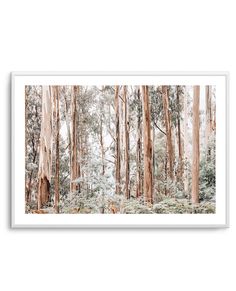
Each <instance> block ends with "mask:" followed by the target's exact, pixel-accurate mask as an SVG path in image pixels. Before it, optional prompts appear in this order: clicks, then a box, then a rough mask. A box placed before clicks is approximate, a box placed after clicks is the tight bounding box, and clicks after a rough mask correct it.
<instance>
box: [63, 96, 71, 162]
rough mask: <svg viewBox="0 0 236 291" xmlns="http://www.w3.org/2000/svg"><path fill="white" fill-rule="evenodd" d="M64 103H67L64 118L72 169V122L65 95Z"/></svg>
mask: <svg viewBox="0 0 236 291" xmlns="http://www.w3.org/2000/svg"><path fill="white" fill-rule="evenodd" d="M64 101H65V112H64V118H65V120H66V129H67V138H68V148H69V156H70V168H71V133H70V122H69V118H68V114H69V107H68V103H67V99H66V96H65V95H64Z"/></svg>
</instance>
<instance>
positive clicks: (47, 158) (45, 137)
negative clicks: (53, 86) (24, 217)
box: [38, 86, 52, 209]
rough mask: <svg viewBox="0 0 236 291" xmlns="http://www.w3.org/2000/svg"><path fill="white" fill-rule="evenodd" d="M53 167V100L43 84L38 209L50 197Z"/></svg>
mask: <svg viewBox="0 0 236 291" xmlns="http://www.w3.org/2000/svg"><path fill="white" fill-rule="evenodd" d="M51 169H52V100H51V92H50V87H49V86H43V94H42V122H41V133H40V148H39V172H38V178H39V185H38V209H40V208H41V207H42V205H43V204H45V203H47V202H48V201H49V198H50V182H51Z"/></svg>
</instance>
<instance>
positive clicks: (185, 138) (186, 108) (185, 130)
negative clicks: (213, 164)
mask: <svg viewBox="0 0 236 291" xmlns="http://www.w3.org/2000/svg"><path fill="white" fill-rule="evenodd" d="M187 98H188V97H187V89H186V87H185V94H184V191H185V193H186V194H188V191H189V189H188V167H187V166H188V161H189V151H188V146H189V139H188V99H187Z"/></svg>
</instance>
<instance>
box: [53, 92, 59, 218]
mask: <svg viewBox="0 0 236 291" xmlns="http://www.w3.org/2000/svg"><path fill="white" fill-rule="evenodd" d="M53 93H54V96H55V97H56V99H55V101H56V102H55V104H54V106H55V108H56V128H55V130H56V171H55V205H54V207H55V211H56V213H59V167H60V158H59V138H60V114H59V110H60V103H59V88H58V86H55V87H54V92H53Z"/></svg>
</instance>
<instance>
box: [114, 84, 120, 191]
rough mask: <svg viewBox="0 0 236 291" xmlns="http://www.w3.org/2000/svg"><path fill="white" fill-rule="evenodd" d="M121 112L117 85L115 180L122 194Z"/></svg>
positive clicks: (117, 189) (117, 188)
mask: <svg viewBox="0 0 236 291" xmlns="http://www.w3.org/2000/svg"><path fill="white" fill-rule="evenodd" d="M119 117H120V114H119V86H115V124H116V136H115V178H116V179H115V181H116V190H115V192H116V194H118V195H119V194H120V118H119Z"/></svg>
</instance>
